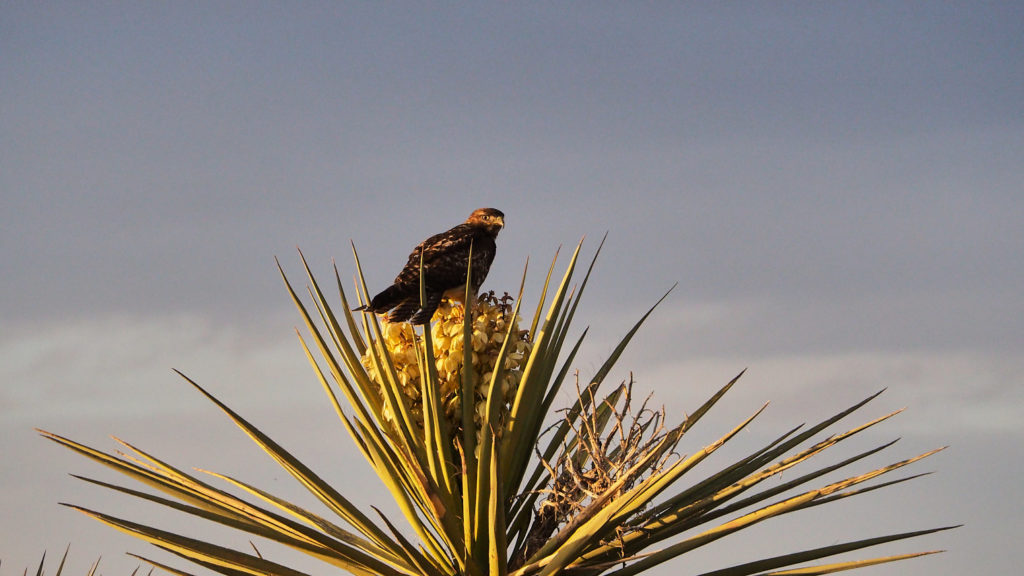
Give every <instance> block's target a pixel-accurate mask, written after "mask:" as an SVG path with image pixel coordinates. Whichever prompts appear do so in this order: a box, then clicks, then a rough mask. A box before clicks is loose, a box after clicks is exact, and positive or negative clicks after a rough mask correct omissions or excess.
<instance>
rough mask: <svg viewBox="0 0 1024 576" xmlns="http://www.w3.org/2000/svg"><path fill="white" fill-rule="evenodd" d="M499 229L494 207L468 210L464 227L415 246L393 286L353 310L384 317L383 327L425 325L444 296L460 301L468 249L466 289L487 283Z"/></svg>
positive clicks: (499, 218)
mask: <svg viewBox="0 0 1024 576" xmlns="http://www.w3.org/2000/svg"><path fill="white" fill-rule="evenodd" d="M504 225H505V215H504V214H502V212H501V211H500V210H496V209H494V208H480V209H479V210H475V211H473V213H472V214H470V215H469V218H467V219H466V221H465V222H463V223H462V224H459V225H458V226H456V227H454V228H452V229H451V230H448V231H447V232H442V233H440V234H435V235H433V236H431V237H430V238H427V239H426V240H424V241H423V242H420V244H419V246H417V247H416V248H413V251H412V254H409V261H408V262H406V264H405V267H404V268H402V271H401V272H399V273H398V276H396V277H395V282H394V283H393V284H392V285H391V286H388V287H387V288H385V289H384V290H383V291H382V292H380V293H379V294H377V295H376V296H374V297H373V299H372V300H370V303H369V304H367V305H365V306H362V307H360V308H357V310H368V311H371V312H376V313H378V314H384V313H387V314H388V321H389V322H405V321H408V322H409V323H411V324H428V323H429V322H430V319H431V318H432V317H433V316H434V312H435V311H436V310H437V306H438V304H440V303H441V299H442V298H444V297H448V298H455V299H461V297H462V295H463V292H464V290H465V289H466V268H467V266H468V263H467V260H468V258H469V253H470V245H471V244H472V248H473V266H472V272H471V274H472V278H471V279H470V283H469V284H470V290H471V291H472V292H473V293H476V291H477V290H479V289H480V285H481V284H483V283H484V279H485V278H487V271H488V270H489V269H490V267H491V262H492V261H493V260H494V252H495V249H496V245H495V243H494V240H495V238H497V237H498V232H500V231H501V229H502V227H503V226H504ZM421 258H422V262H423V292H424V302H423V306H420V259H421Z"/></svg>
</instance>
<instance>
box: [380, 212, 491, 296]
mask: <svg viewBox="0 0 1024 576" xmlns="http://www.w3.org/2000/svg"><path fill="white" fill-rule="evenodd" d="M472 239H473V228H472V227H471V226H468V225H466V224H459V225H458V226H456V227H454V228H452V229H450V230H448V231H446V232H441V233H440V234H434V235H433V236H431V237H430V238H427V239H426V240H424V241H423V242H420V244H419V245H418V246H416V247H415V248H413V250H412V253H411V254H409V261H408V262H406V264H405V267H404V268H402V271H401V272H399V273H398V276H396V277H395V284H404V283H408V282H416V283H417V284H418V283H419V276H420V258H421V254H422V259H423V268H424V270H425V271H426V270H428V269H430V268H431V267H432V265H433V264H434V263H436V262H437V261H439V260H442V259H446V258H451V257H452V256H454V255H456V254H459V253H460V252H462V251H467V252H468V250H469V244H470V242H471V241H472Z"/></svg>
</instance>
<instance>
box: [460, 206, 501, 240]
mask: <svg viewBox="0 0 1024 576" xmlns="http://www.w3.org/2000/svg"><path fill="white" fill-rule="evenodd" d="M466 223H468V224H473V225H474V226H480V227H482V228H484V229H486V230H487V232H488V233H490V234H491V235H492V236H497V235H498V232H500V231H501V229H502V228H503V227H504V226H505V214H504V213H502V211H501V210H498V209H497V208H480V209H478V210H474V211H473V213H472V214H470V215H469V218H468V219H467V220H466Z"/></svg>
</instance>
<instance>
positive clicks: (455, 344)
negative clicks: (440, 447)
mask: <svg viewBox="0 0 1024 576" xmlns="http://www.w3.org/2000/svg"><path fill="white" fill-rule="evenodd" d="M512 300H513V299H512V297H511V296H509V295H508V294H507V293H506V294H505V295H504V296H503V297H501V298H498V297H496V296H495V295H494V292H489V293H487V294H482V295H481V296H480V297H479V298H478V299H477V301H476V303H475V304H474V306H473V312H474V318H473V322H472V329H473V336H472V339H471V349H472V362H473V366H472V367H473V372H474V375H475V377H476V383H477V385H476V389H475V390H474V398H473V415H474V421H475V422H476V425H477V435H478V437H479V435H480V431H479V426H480V423H481V422H482V421H483V418H484V416H485V415H486V412H487V391H488V389H489V387H490V382H491V379H492V378H493V374H494V368H495V363H496V362H497V360H498V355H499V353H500V351H501V347H502V344H503V343H504V342H505V334H506V331H507V330H508V326H509V323H511V325H512V332H511V337H512V341H511V342H510V343H509V349H508V351H507V352H506V356H505V362H504V366H503V367H504V369H505V373H504V376H503V377H502V379H501V381H500V382H499V386H500V388H499V390H500V391H501V395H502V400H503V402H502V405H501V408H500V409H501V415H502V416H503V415H504V413H507V411H508V409H509V407H510V405H511V403H512V401H513V400H515V394H516V391H517V390H518V388H519V381H520V379H521V377H522V370H523V368H524V367H525V360H526V358H527V356H528V355H529V352H530V346H531V341H530V335H529V334H528V331H526V330H519V318H518V317H516V318H513V317H512ZM464 318H465V309H464V308H463V307H462V306H456V305H452V303H451V302H449V301H447V300H445V301H443V302H442V303H441V305H440V306H439V307H438V309H437V313H436V314H435V315H434V323H433V325H432V326H431V327H430V336H431V340H432V342H433V344H434V358H435V367H436V368H437V376H438V381H439V382H438V383H439V384H440V389H441V405H442V406H443V407H444V411H445V415H446V416H447V418H448V421H449V429H450V430H451V431H452V433H453V434H461V432H459V430H461V424H462V411H461V405H462V402H461V398H459V395H460V394H461V390H462V362H463V358H464V356H463V354H464V352H463V343H464V342H463V340H464V338H463V337H464V334H463V319H464ZM381 329H382V334H383V341H384V348H385V350H386V351H387V353H388V354H390V357H391V361H392V363H393V364H394V366H395V372H396V374H397V376H398V382H399V384H400V390H399V392H400V393H401V394H402V396H403V397H404V401H405V402H407V403H408V407H409V413H410V414H411V415H412V417H413V419H414V420H415V421H416V423H418V424H419V425H420V426H422V425H423V399H422V397H421V385H422V384H421V382H420V369H419V365H418V361H417V358H416V348H415V346H422V341H423V340H422V336H421V335H420V334H417V333H416V332H415V331H414V330H413V327H412V325H410V324H408V323H406V322H398V323H394V324H391V323H388V322H386V321H385V322H383V323H382V324H381ZM362 364H363V366H364V367H365V368H366V372H367V375H368V376H369V377H370V378H371V379H372V380H373V381H374V382H376V383H377V385H378V386H380V385H381V382H382V380H381V378H380V374H378V372H377V367H376V366H375V365H374V362H373V358H372V357H371V356H370V354H369V352H367V354H365V355H364V356H363V358H362ZM382 397H383V394H382ZM384 417H385V418H386V419H388V420H391V419H393V418H394V416H393V414H392V411H391V410H390V409H385V411H384Z"/></svg>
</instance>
